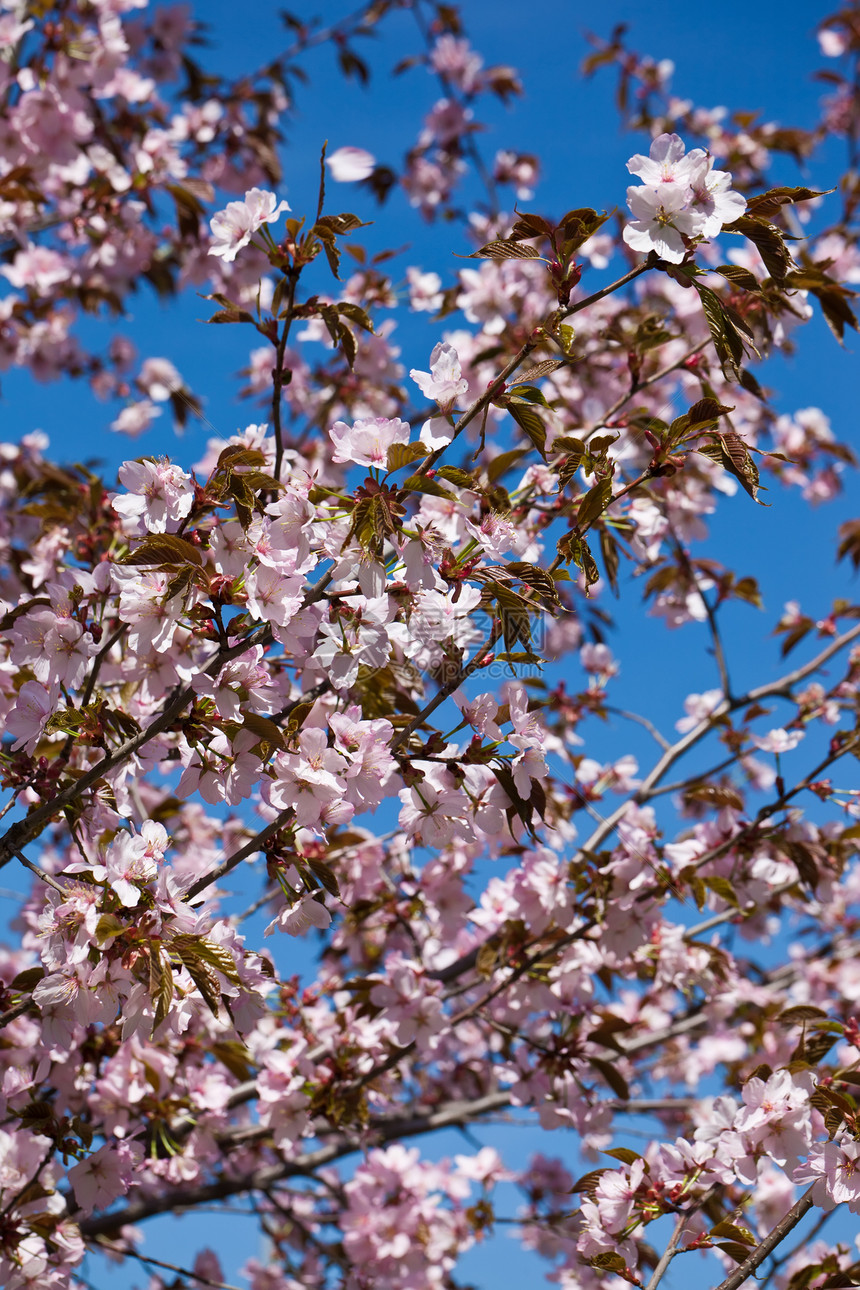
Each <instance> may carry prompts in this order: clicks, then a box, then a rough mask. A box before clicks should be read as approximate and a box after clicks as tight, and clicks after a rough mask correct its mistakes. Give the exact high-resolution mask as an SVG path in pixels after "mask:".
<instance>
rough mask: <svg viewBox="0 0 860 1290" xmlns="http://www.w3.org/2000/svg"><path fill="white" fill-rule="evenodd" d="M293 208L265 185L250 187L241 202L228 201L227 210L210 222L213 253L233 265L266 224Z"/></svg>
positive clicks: (271, 222) (210, 250)
mask: <svg viewBox="0 0 860 1290" xmlns="http://www.w3.org/2000/svg"><path fill="white" fill-rule="evenodd" d="M289 209H290V206H289V203H288V202H286V201H283V200H282V201H280V202H279V201H278V199H277V197H276V196H275V194H274V193H270V192H265V191H264V190H263V189H261V188H250V189H249V190H248V192H246V193H245V199H244V201H241V202H228V203H227V206H226V208H225V209H224V210H223V211H219V212H218V213H217V215H213V216H212V219H211V220H210V221H209V223H210V227H211V229H212V235H213V237H214V239H215V241H214V244H213V245H212V246H211V247H210V248H209V254H210V255H217V256H219V257H220V258H221V259H222V260H224V262H225V263H227V264H231V263H232V262H233V260H235V258H236V256H237V254H238V253H239V251H241V249H242V247H243V246H247V245H248V243H249V242H250V240H251V238H252V237H253V236H254V234H255V233H256V232H257V230H258V229H260V228H262V227H263V225H264V224H274V223H275V221H276V220H279V219H280V218H281V215H282V214H283V212H284V211H288V210H289Z"/></svg>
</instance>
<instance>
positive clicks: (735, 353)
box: [693, 282, 759, 380]
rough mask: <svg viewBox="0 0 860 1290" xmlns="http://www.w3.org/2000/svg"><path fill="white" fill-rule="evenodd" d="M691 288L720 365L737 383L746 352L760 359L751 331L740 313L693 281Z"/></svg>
mask: <svg viewBox="0 0 860 1290" xmlns="http://www.w3.org/2000/svg"><path fill="white" fill-rule="evenodd" d="M693 286H694V287H695V289H696V291H698V293H699V299H700V300H701V302H702V309H703V310H704V314H705V320H706V321H707V324H708V329H709V330H710V333H711V339H712V340H713V342H714V349H715V350H716V351H717V357H718V358H719V360H720V366H721V367H722V369H723V372H724V373H725V375H727V376H731V377H733V378H734V379H735V380H739V378H740V373H741V363H742V362H743V359H744V356H745V353H746V350H747V349H749V350H751V351H752V352H753V353H754V354H756V355H757V356H759V355H758V350H757V349H756V347H755V345H754V344H753V337H752V332H751V331H750V329H749V327H748V326H747V324H746V323H745V322H744V320H743V319H742V318H741V316H740V314H738V313H737V312H736V311H735V310H734V309H732V308H731V306H729V305H726V304H724V303H723V302H722V300H720V297H719V296H718V295H717V293H716V292H715V291H712V290H711V288H710V287H705V286H703V285H702V284H701V283H700V282H694V283H693Z"/></svg>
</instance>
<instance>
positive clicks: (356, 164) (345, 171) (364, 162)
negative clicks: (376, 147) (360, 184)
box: [326, 148, 376, 184]
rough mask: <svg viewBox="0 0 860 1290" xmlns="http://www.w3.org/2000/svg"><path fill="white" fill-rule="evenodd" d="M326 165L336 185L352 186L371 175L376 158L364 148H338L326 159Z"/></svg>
mask: <svg viewBox="0 0 860 1290" xmlns="http://www.w3.org/2000/svg"><path fill="white" fill-rule="evenodd" d="M326 165H327V166H328V168H329V170H330V171H331V177H332V179H334V180H335V182H336V183H339V184H354V183H356V182H357V181H358V180H359V179H367V177H368V175H372V174H373V172H374V170H375V168H376V158H375V157H374V155H373V153H371V152H367V151H366V150H365V149H364V148H338V149H337V150H336V151H335V152H333V153H332V154H331V156H330V157H326Z"/></svg>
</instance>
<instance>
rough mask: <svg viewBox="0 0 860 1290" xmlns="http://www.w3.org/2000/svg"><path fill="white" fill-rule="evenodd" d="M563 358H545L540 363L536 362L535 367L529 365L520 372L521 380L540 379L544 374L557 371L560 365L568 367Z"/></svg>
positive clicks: (547, 374) (548, 374)
mask: <svg viewBox="0 0 860 1290" xmlns="http://www.w3.org/2000/svg"><path fill="white" fill-rule="evenodd" d="M566 366H567V365H566V363H565V361H564V359H563V358H544V359H542V360H541V362H540V363H535V364H534V366H533V367H527V368H526V369H525V370H524V371H522V372H520V376H519V379H520V380H521V381H539V380H540V378H541V377H542V376H550V375H551V374H552V373H553V372H557V371H558V369H559V368H560V367H566Z"/></svg>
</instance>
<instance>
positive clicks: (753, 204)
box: [746, 188, 836, 216]
mask: <svg viewBox="0 0 860 1290" xmlns="http://www.w3.org/2000/svg"><path fill="white" fill-rule="evenodd" d="M835 192H836V189H835V188H826V189H825V190H824V191H823V192H820V193H819V192H816V190H815V189H814V188H769V189H768V190H767V192H766V193H759V194H758V196H757V197H750V198H749V200H748V201H747V209H746V213H747V215H753V216H761V215H775V214H776V213H777V211H778V210H779V209H780V208H781V207H782V206H787V205H789V204H792V203H794V202H808V201H811V200H812V198H813V197H826V196H828V194H829V193H835Z"/></svg>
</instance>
